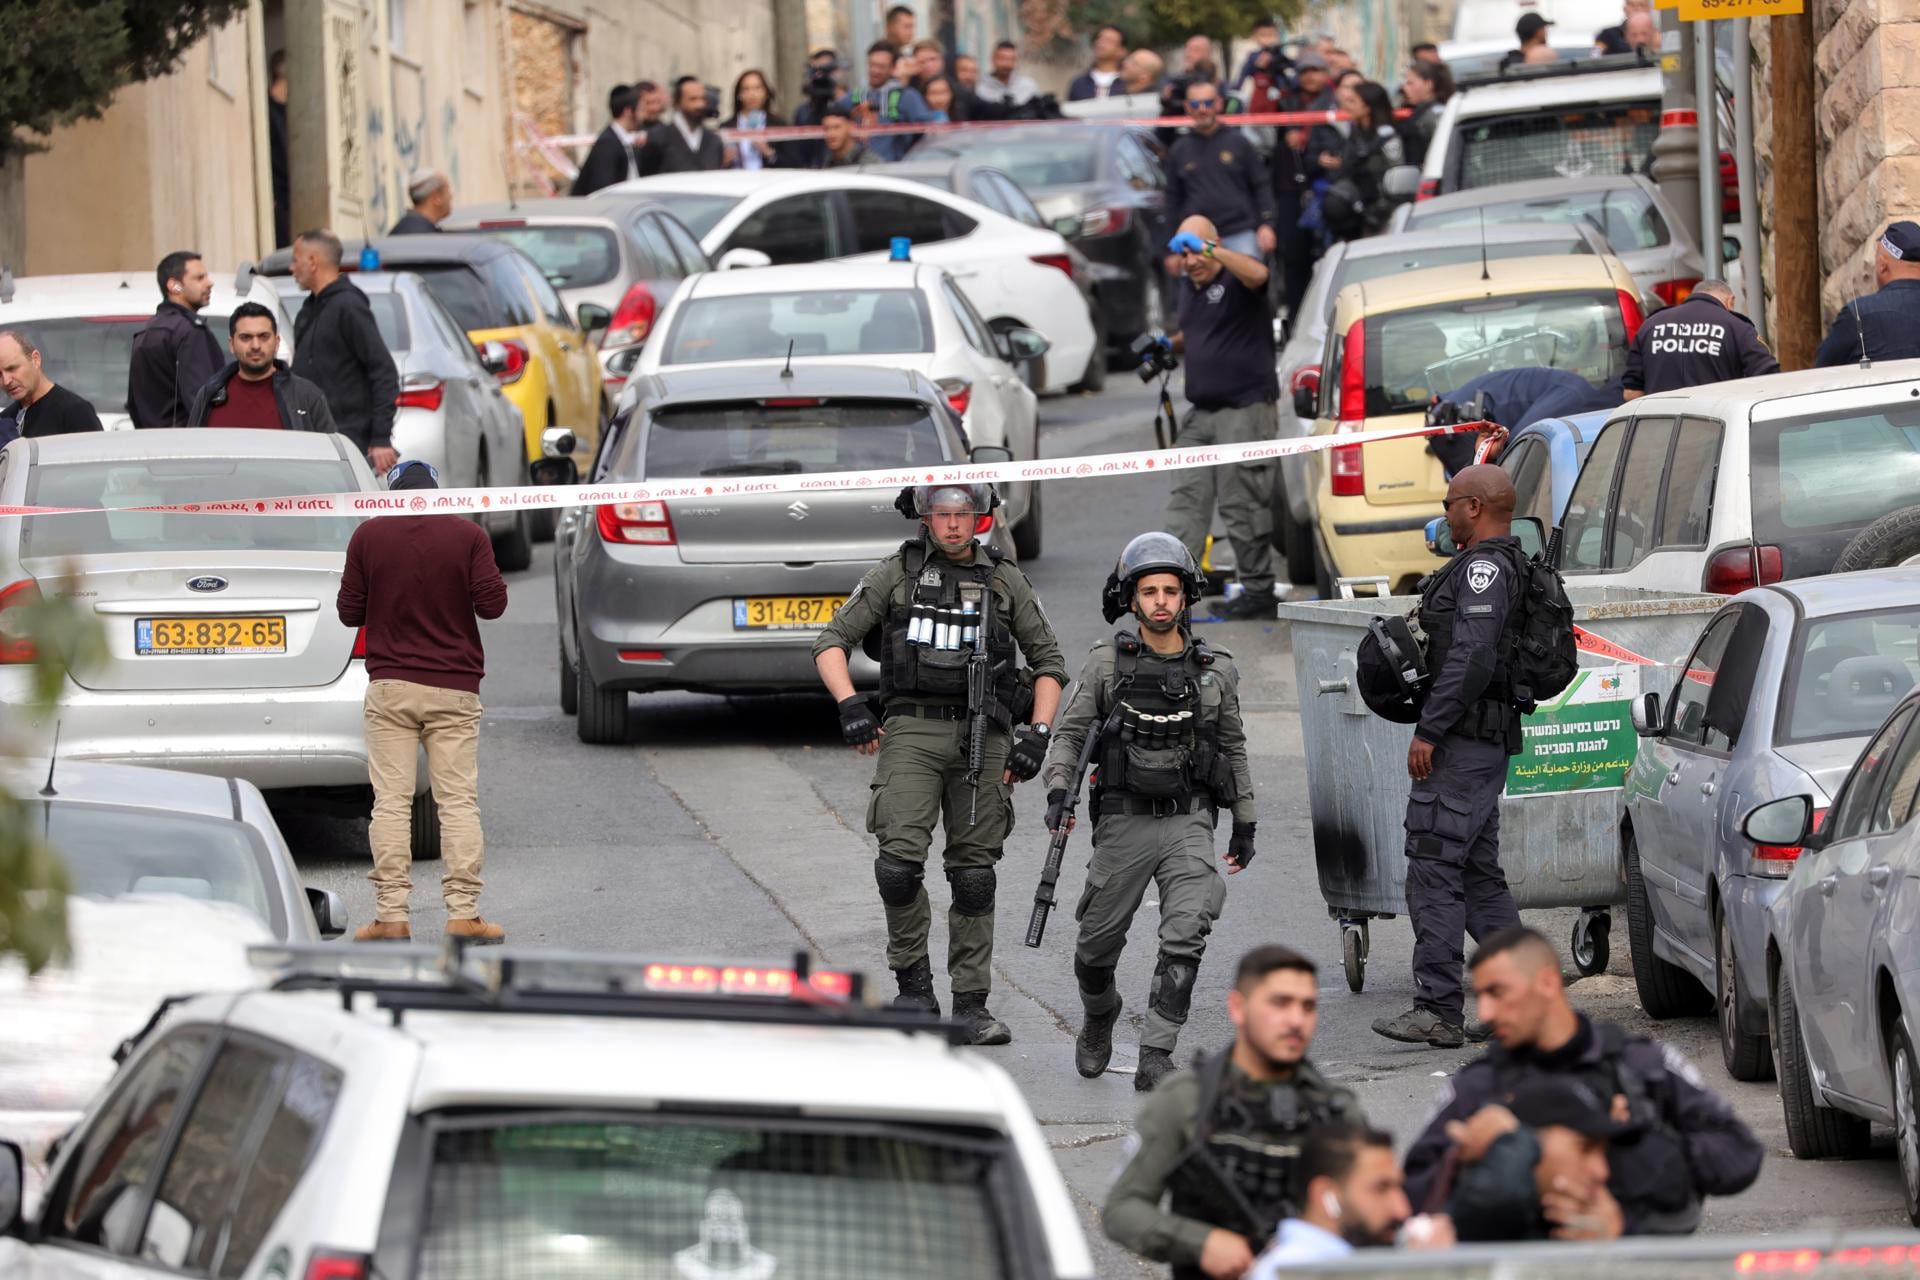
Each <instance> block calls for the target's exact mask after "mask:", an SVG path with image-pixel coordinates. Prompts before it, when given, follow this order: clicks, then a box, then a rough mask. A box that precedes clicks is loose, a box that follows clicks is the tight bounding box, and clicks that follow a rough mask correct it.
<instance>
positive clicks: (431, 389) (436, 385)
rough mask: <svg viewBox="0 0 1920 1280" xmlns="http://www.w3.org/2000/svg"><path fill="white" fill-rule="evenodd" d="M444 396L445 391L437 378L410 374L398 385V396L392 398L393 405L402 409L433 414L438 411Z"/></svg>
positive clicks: (445, 394)
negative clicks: (421, 410)
mask: <svg viewBox="0 0 1920 1280" xmlns="http://www.w3.org/2000/svg"><path fill="white" fill-rule="evenodd" d="M446 396H447V389H446V387H445V386H444V385H443V384H442V383H441V382H440V380H439V379H438V378H430V377H422V376H421V375H419V374H412V373H410V374H408V375H407V377H406V380H405V381H404V382H402V383H401V384H400V394H399V395H397V396H395V397H394V400H393V403H394V404H395V405H396V406H397V407H399V408H402V409H426V410H428V411H429V412H435V411H438V410H439V408H440V404H441V402H442V401H443V400H445V399H446Z"/></svg>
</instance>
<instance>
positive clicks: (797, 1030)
mask: <svg viewBox="0 0 1920 1280" xmlns="http://www.w3.org/2000/svg"><path fill="white" fill-rule="evenodd" d="M251 954H252V956H253V958H254V960H255V962H256V964H258V965H260V966H262V967H266V968H271V969H275V970H278V971H280V976H279V977H278V979H277V981H276V982H275V983H274V985H273V987H272V988H271V989H269V990H266V991H249V992H242V993H239V994H224V995H207V996H200V997H196V998H193V999H189V1000H186V1001H183V1002H182V1003H179V1004H177V1005H175V1006H174V1007H172V1008H171V1009H168V1010H167V1011H166V1012H165V1014H164V1016H163V1017H161V1018H158V1019H156V1021H155V1023H154V1025H153V1026H151V1027H150V1028H149V1030H148V1031H147V1032H146V1033H145V1035H144V1037H143V1038H142V1039H141V1040H140V1042H139V1044H138V1046H137V1047H136V1048H135V1049H134V1050H133V1052H132V1053H131V1055H130V1056H129V1057H128V1058H127V1060H126V1062H125V1065H124V1066H123V1068H122V1069H121V1071H120V1073H119V1075H118V1076H117V1077H116V1079H115V1081H114V1083H113V1085H112V1086H111V1087H110V1088H109V1089H108V1090H107V1092H106V1093H105V1094H104V1095H103V1096H102V1098H101V1099H99V1100H98V1101H97V1102H96V1103H95V1104H94V1107H93V1108H92V1110H91V1111H90V1112H89V1113H88V1115H87V1118H86V1119H85V1120H84V1121H83V1122H82V1123H81V1124H80V1125H79V1126H78V1128H76V1129H75V1131H74V1132H73V1133H72V1134H70V1135H69V1136H68V1139H67V1141H66V1143H65V1144H64V1148H63V1150H62V1151H61V1152H60V1153H59V1155H58V1157H57V1158H56V1160H55V1163H54V1165H53V1170H52V1177H51V1181H50V1184H49V1191H48V1194H47V1196H46V1198H45V1201H44V1203H42V1204H41V1205H40V1206H39V1208H38V1211H37V1212H36V1214H35V1215H34V1216H33V1217H32V1218H30V1219H25V1220H23V1219H22V1218H21V1217H20V1214H19V1212H18V1210H19V1208H20V1206H19V1203H18V1200H19V1197H18V1195H17V1193H16V1192H15V1191H14V1190H13V1189H12V1188H14V1187H17V1180H14V1181H13V1183H12V1184H11V1186H10V1183H9V1174H10V1172H11V1171H12V1169H14V1168H17V1167H18V1163H19V1152H18V1149H17V1148H15V1147H13V1146H12V1145H11V1144H0V1233H4V1234H0V1274H19V1273H21V1272H25V1273H26V1274H30V1275H35V1276H68V1275H71V1276H85V1277H90V1278H94V1280H98V1278H100V1277H107V1276H126V1277H135V1276H138V1277H148V1278H150V1277H152V1276H154V1275H155V1274H156V1273H158V1274H163V1275H164V1274H195V1275H211V1276H232V1277H241V1276H244V1277H249V1278H251V1277H268V1276H271V1277H277V1278H285V1277H298V1276H305V1277H307V1278H308V1280H321V1278H322V1277H324V1278H325V1280H366V1278H367V1277H371V1276H382V1277H418V1278H420V1280H435V1278H438V1277H449V1278H451V1277H459V1278H461V1280H466V1278H467V1277H483V1276H503V1277H505V1276H538V1277H543V1278H544V1277H573V1276H601V1275H625V1276H636V1277H656V1276H657V1277H661V1280H671V1278H680V1280H704V1278H705V1277H719V1276H726V1277H733V1278H735V1280H744V1278H746V1277H758V1278H760V1280H765V1278H767V1277H772V1276H776V1275H777V1276H779V1277H781V1280H788V1278H794V1280H799V1278H802V1277H827V1278H832V1280H859V1278H861V1277H872V1278H873V1280H883V1278H884V1280H896V1278H898V1277H904V1276H913V1277H934V1278H940V1277H967V1278H969V1280H972V1278H973V1277H983V1278H984V1277H996V1278H997V1277H1034V1278H1036V1280H1037V1278H1039V1277H1055V1276H1061V1277H1066V1276H1072V1277H1091V1276H1092V1275H1093V1274H1094V1272H1093V1261H1092V1257H1091V1255H1090V1254H1089V1252H1088V1250H1087V1245H1086V1241H1085V1238H1084V1237H1083V1236H1082V1235H1081V1231H1080V1226H1079V1220H1078V1218H1077V1216H1076V1214H1075V1211H1074V1208H1073V1204H1072V1202H1071V1200H1070V1199H1069V1198H1068V1194H1067V1190H1066V1185H1065V1183H1064V1182H1063V1181H1062V1179H1061V1177H1060V1174H1059V1172H1058V1170H1057V1169H1056V1168H1055V1166H1054V1163H1053V1160H1052V1157H1051V1155H1050V1154H1049V1152H1048V1149H1047V1144H1046V1141H1045V1139H1044V1138H1043V1137H1042V1135H1041V1133H1040V1129H1039V1126H1038V1125H1037V1124H1036V1123H1035V1121H1034V1118H1033V1116H1032V1114H1031V1113H1030V1112H1029V1111H1028V1109H1027V1106H1026V1103H1025V1102H1024V1101H1022V1099H1021V1097H1020V1094H1019V1093H1018V1091H1017V1090H1016V1089H1015V1087H1014V1085H1013V1082H1012V1081H1011V1080H1010V1079H1009V1078H1008V1077H1007V1075H1006V1073H1005V1072H1003V1071H1002V1070H1001V1069H1000V1068H998V1067H996V1066H993V1065H992V1064H990V1063H988V1062H987V1061H986V1060H985V1059H983V1058H980V1057H977V1056H974V1055H973V1054H970V1053H964V1052H960V1051H958V1050H956V1048H955V1047H954V1044H953V1042H952V1040H951V1039H950V1038H949V1036H948V1035H947V1034H945V1033H946V1032H947V1031H948V1030H949V1028H948V1027H947V1026H946V1024H941V1023H936V1022H933V1021H930V1020H927V1019H925V1018H923V1017H918V1016H915V1015H908V1014H904V1013H896V1012H894V1011H892V1010H875V1009H868V1008H866V1007H864V1005H863V1003H862V997H863V995H864V983H863V981H862V979H861V978H860V977H859V976H857V975H849V974H845V973H839V972H830V971H820V970H815V971H811V972H810V971H809V970H808V968H807V966H806V962H805V957H804V956H803V957H801V958H800V959H799V960H797V961H796V962H795V965H794V966H793V967H792V968H779V969H767V968H758V967H747V966H729V965H709V964H669V963H660V962H647V961H641V960H632V959H626V958H619V957H594V956H580V955H561V954H539V953H533V952H516V951H511V950H506V951H498V950H496V951H493V952H492V953H491V954H488V955H486V956H484V957H482V956H479V955H475V956H473V957H472V958H467V957H466V956H464V955H463V954H462V953H461V952H460V951H458V950H457V949H450V950H449V951H447V952H445V953H442V952H440V951H437V950H434V949H432V948H427V947H379V946H365V947H281V948H272V947H267V948H255V949H254V951H253V952H252V953H251Z"/></svg>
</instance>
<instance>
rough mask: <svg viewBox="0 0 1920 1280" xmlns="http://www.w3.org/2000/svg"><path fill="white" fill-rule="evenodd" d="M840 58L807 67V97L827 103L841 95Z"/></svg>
mask: <svg viewBox="0 0 1920 1280" xmlns="http://www.w3.org/2000/svg"><path fill="white" fill-rule="evenodd" d="M839 77H840V60H839V59H838V58H835V59H834V60H833V61H832V62H822V63H818V64H810V65H809V66H808V67H807V89H806V93H807V98H808V99H809V100H810V101H812V102H816V103H820V104H825V103H828V102H831V101H833V100H834V99H835V98H837V97H839V96H840V78H839Z"/></svg>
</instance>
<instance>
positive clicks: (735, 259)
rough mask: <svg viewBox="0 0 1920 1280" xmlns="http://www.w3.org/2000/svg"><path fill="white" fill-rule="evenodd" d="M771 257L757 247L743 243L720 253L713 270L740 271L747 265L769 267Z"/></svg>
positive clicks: (771, 263)
mask: <svg viewBox="0 0 1920 1280" xmlns="http://www.w3.org/2000/svg"><path fill="white" fill-rule="evenodd" d="M772 265H773V259H772V258H769V257H768V256H767V255H766V254H764V253H762V252H760V251H759V250H758V249H749V248H746V247H745V246H744V245H743V246H741V247H740V248H738V249H729V250H727V251H726V252H725V253H723V254H721V255H720V257H719V260H718V261H716V262H715V263H714V264H713V269H714V270H715V271H740V270H744V269H745V268H747V267H770V266H772Z"/></svg>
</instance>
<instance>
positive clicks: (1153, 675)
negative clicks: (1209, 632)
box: [1095, 631, 1239, 812]
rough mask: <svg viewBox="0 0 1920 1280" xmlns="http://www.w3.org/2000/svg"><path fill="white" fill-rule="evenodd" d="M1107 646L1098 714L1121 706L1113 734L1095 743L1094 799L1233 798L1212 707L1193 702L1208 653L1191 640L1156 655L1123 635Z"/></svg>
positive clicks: (1212, 801) (1217, 802) (1222, 802)
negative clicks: (1172, 652) (1168, 654)
mask: <svg viewBox="0 0 1920 1280" xmlns="http://www.w3.org/2000/svg"><path fill="white" fill-rule="evenodd" d="M1113 649H1114V662H1113V678H1112V680H1111V681H1110V682H1109V683H1108V685H1107V688H1106V690H1105V694H1104V696H1103V697H1102V698H1101V699H1100V704H1101V705H1100V714H1101V716H1102V717H1103V718H1104V717H1106V716H1108V715H1111V714H1112V713H1113V708H1114V705H1115V704H1116V703H1118V704H1119V705H1120V706H1122V707H1123V708H1124V709H1123V710H1122V711H1121V713H1120V722H1119V725H1118V730H1119V731H1118V732H1117V733H1113V734H1109V735H1108V736H1107V739H1106V740H1105V741H1104V742H1103V743H1102V744H1101V749H1100V781H1099V786H1100V794H1101V796H1102V797H1107V796H1128V797H1132V798H1135V799H1140V800H1170V801H1171V800H1199V801H1201V802H1203V803H1206V804H1209V805H1211V806H1213V807H1214V808H1222V807H1225V806H1227V805H1231V804H1232V803H1233V802H1234V801H1235V800H1236V799H1238V798H1239V796H1238V792H1237V789H1236V787H1235V784H1234V779H1233V767H1232V764H1231V763H1230V762H1229V761H1228V760H1227V757H1226V754H1225V753H1224V752H1222V751H1221V750H1220V710H1219V704H1218V703H1216V704H1215V705H1214V706H1213V707H1212V708H1211V709H1209V708H1207V707H1205V706H1203V705H1202V700H1201V697H1200V678H1201V676H1202V674H1204V673H1205V672H1206V671H1207V669H1208V668H1209V667H1211V666H1212V665H1213V661H1214V658H1213V652H1212V650H1210V649H1208V648H1207V646H1206V643H1205V642H1204V641H1202V640H1197V639H1196V640H1192V641H1189V642H1188V644H1187V648H1186V651H1185V652H1184V653H1182V654H1181V655H1180V656H1179V657H1178V658H1172V659H1169V658H1162V657H1159V656H1158V655H1156V654H1154V653H1152V652H1150V651H1148V650H1147V649H1146V647H1145V646H1144V645H1142V644H1141V643H1140V637H1139V636H1137V635H1135V634H1133V633H1132V632H1127V631H1122V632H1120V633H1119V634H1117V635H1115V636H1114V638H1113ZM1095 811H1096V812H1098V807H1097V806H1096V809H1095Z"/></svg>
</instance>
